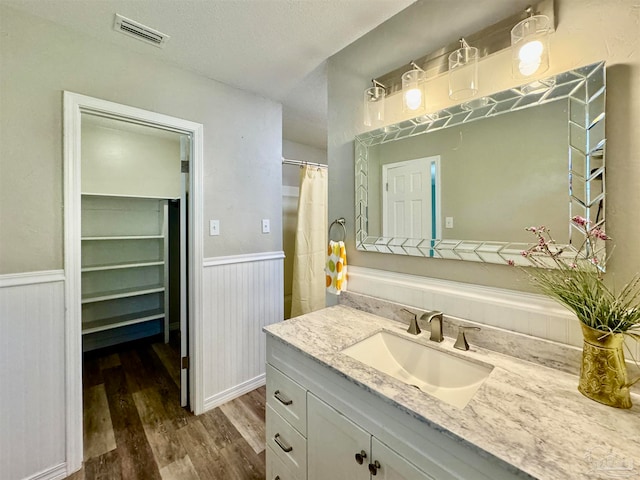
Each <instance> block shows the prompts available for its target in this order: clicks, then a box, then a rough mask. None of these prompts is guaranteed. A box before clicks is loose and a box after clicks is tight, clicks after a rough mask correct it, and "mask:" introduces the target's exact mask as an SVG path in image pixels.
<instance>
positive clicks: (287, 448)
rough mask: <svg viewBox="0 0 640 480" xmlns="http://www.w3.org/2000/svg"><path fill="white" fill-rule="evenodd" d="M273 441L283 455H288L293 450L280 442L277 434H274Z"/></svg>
mask: <svg viewBox="0 0 640 480" xmlns="http://www.w3.org/2000/svg"><path fill="white" fill-rule="evenodd" d="M273 440H274V441H275V442H276V443H277V444H278V446H279V447H280V448H281V449H282V451H283V452H284V453H289V452H290V451H292V450H293V447H292V446H291V445H287V444H286V443H284V442H283V441H282V440H280V434H279V433H276V435H275V437H273Z"/></svg>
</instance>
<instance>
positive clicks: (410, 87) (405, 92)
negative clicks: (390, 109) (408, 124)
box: [402, 60, 425, 112]
mask: <svg viewBox="0 0 640 480" xmlns="http://www.w3.org/2000/svg"><path fill="white" fill-rule="evenodd" d="M409 64H410V65H411V66H412V67H413V69H411V70H409V71H408V72H405V73H403V74H402V111H403V112H408V111H411V112H416V111H419V110H424V94H425V92H424V78H423V74H424V70H423V69H422V68H420V67H419V66H418V65H416V63H415V62H414V61H413V60H412V61H411V62H409Z"/></svg>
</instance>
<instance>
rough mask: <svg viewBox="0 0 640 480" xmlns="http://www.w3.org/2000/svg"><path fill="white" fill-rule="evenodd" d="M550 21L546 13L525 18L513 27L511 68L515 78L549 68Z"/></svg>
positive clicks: (538, 72) (542, 71) (524, 76)
mask: <svg viewBox="0 0 640 480" xmlns="http://www.w3.org/2000/svg"><path fill="white" fill-rule="evenodd" d="M550 30H551V29H550V21H549V17H547V16H546V15H534V16H532V17H529V18H525V19H524V20H522V21H521V22H520V23H518V24H517V25H516V26H515V27H513V28H512V29H511V68H512V71H513V76H514V78H526V77H529V76H532V75H538V74H540V73H544V72H546V71H547V70H548V69H549V32H550Z"/></svg>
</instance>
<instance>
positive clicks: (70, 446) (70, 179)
mask: <svg viewBox="0 0 640 480" xmlns="http://www.w3.org/2000/svg"><path fill="white" fill-rule="evenodd" d="M83 113H89V114H94V115H103V116H108V117H111V118H116V119H119V120H124V121H128V122H134V123H142V124H145V125H149V126H152V127H155V128H164V129H168V130H172V131H177V132H182V133H185V134H188V135H191V138H192V142H193V157H192V158H191V159H190V170H191V171H190V175H189V178H190V184H189V190H190V192H189V248H188V252H189V253H188V255H189V258H188V262H189V355H190V362H189V364H190V369H189V388H190V403H191V407H192V408H193V410H194V413H196V414H200V413H202V412H203V411H204V396H203V391H202V389H203V386H204V378H203V370H204V368H203V363H202V354H203V347H202V338H203V335H202V309H201V305H202V265H203V246H202V243H203V223H202V222H203V220H202V215H203V214H202V211H203V204H202V203H203V200H202V198H203V192H202V178H203V126H202V124H199V123H194V122H190V121H187V120H182V119H179V118H175V117H170V116H168V115H162V114H160V113H155V112H150V111H147V110H142V109H139V108H135V107H130V106H126V105H121V104H118V103H113V102H109V101H106V100H100V99H97V98H93V97H88V96H85V95H80V94H77V93H72V92H64V270H65V304H66V312H65V396H66V412H65V413H66V422H65V423H66V425H65V426H66V459H67V472H68V473H71V472H74V471H76V470H79V469H80V468H81V466H82V458H83V450H82V449H83V445H82V325H81V280H80V245H81V243H80V236H81V233H80V232H81V231H80V219H81V210H80V203H81V177H80V173H81V170H80V167H81V143H80V142H81V138H80V137H81V121H82V120H81V119H82V114H83Z"/></svg>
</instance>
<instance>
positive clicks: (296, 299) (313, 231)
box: [291, 165, 328, 317]
mask: <svg viewBox="0 0 640 480" xmlns="http://www.w3.org/2000/svg"><path fill="white" fill-rule="evenodd" d="M327 176H328V172H327V169H326V168H318V167H312V166H309V165H306V166H304V167H302V168H301V169H300V197H299V200H298V226H297V229H296V240H295V253H294V259H293V288H292V289H291V317H296V316H298V315H302V314H304V313H309V312H313V311H314V310H319V309H321V308H324V307H325V285H326V283H325V282H326V281H325V272H324V267H325V261H326V254H327V252H326V250H327V191H328V190H327Z"/></svg>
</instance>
